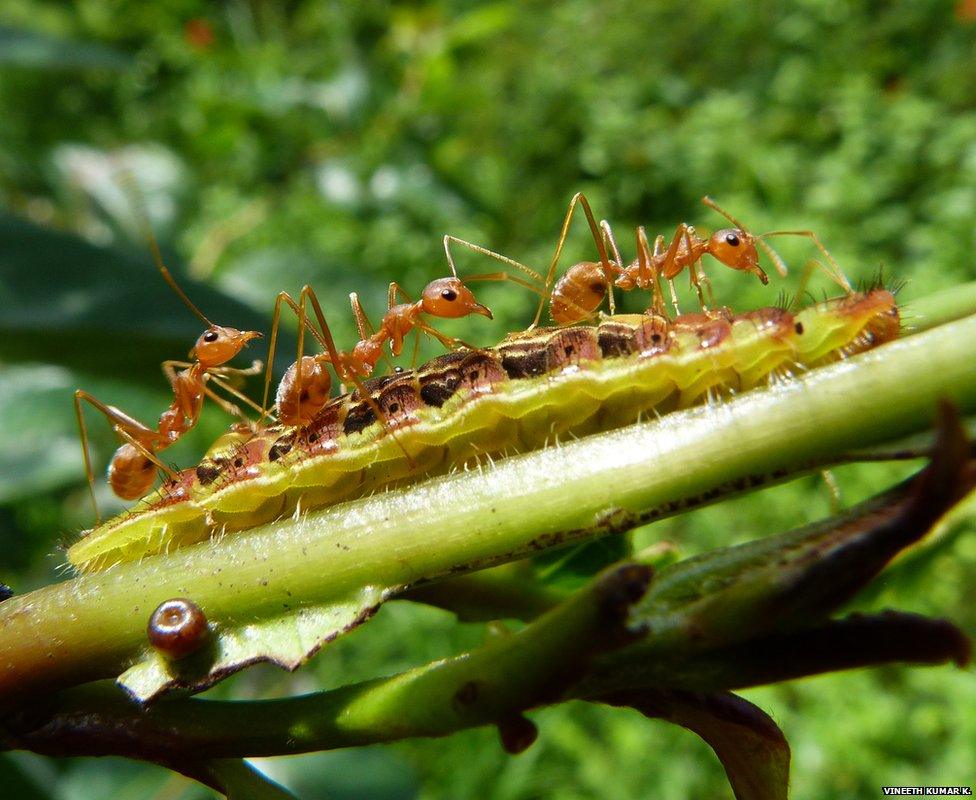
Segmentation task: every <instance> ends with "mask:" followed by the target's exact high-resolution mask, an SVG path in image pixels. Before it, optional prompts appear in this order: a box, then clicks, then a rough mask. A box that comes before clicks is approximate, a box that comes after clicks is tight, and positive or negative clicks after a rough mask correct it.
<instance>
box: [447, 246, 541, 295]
mask: <svg viewBox="0 0 976 800" xmlns="http://www.w3.org/2000/svg"><path fill="white" fill-rule="evenodd" d="M451 242H454V244H459V245H461V246H462V247H467V248H468V249H469V250H473V251H474V252H475V253H480V254H481V255H483V256H488V257H489V258H493V259H495V260H496V261H501V262H502V263H503V264H508V265H509V266H510V267H515V269H517V270H520V271H522V272H524V273H525V274H526V275H528V276H529V277H530V278H533V279H534V280H535V281H537V282H538V283H542V276H541V275H540V274H539V273H538V272H536V271H535V270H534V269H532V267H527V266H526V265H525V264H523V263H522V262H521V261H516V260H515V259H514V258H509V257H508V256H503V255H502V254H501V253H496V252H495V251H494V250H489V249H488V248H486V247H482V246H481V245H477V244H474V243H473V242H467V241H465V240H464V239H458V238H457V236H450V235H447V236H445V237H444V255H445V256H447V265H448V266H449V267H450V268H451V274H452V275H453V276H454V277H455V278H456V277H457V276H458V274H457V267H456V266H455V264H454V257H453V256H452V255H451Z"/></svg>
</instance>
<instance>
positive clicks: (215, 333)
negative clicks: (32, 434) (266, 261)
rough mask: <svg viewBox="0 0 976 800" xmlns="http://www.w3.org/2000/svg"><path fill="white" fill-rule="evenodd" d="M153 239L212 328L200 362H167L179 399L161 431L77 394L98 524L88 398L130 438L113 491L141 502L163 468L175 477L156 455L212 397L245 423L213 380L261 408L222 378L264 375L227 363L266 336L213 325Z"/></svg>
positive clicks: (166, 275)
mask: <svg viewBox="0 0 976 800" xmlns="http://www.w3.org/2000/svg"><path fill="white" fill-rule="evenodd" d="M149 239H150V242H149V243H150V247H151V249H152V254H153V260H154V261H155V262H156V266H157V267H158V268H159V271H160V273H161V274H162V276H163V279H164V280H165V281H166V283H167V284H169V286H170V288H171V289H172V290H173V291H174V292H176V295H177V296H178V297H179V298H180V299H181V300H182V301H183V302H184V303H185V304H186V305H187V307H188V308H189V309H190V311H192V312H193V313H194V314H195V315H196V316H197V317H198V318H199V319H200V320H202V321H203V322H204V323H205V324H206V325H207V329H206V330H205V331H204V332H203V333H202V334H200V337H199V338H198V339H197V341H196V344H194V345H193V349H192V350H190V358H192V359H194V360H193V361H192V362H185V361H164V362H163V363H162V369H163V374H164V375H165V376H166V379H167V380H168V381H169V383H170V386H171V387H172V388H173V395H174V397H173V402H172V403H170V406H169V408H167V409H166V410H165V411H164V412H163V413H162V414H161V415H160V417H159V423H158V425H157V427H156V428H155V429H153V428H150V427H148V426H146V425H144V424H143V423H141V422H139V420H137V419H134V418H133V417H130V416H129V415H128V414H126V413H125V412H124V411H121V410H120V409H118V408H116V407H115V406H110V405H107V404H106V403H103V402H102V401H101V400H98V399H97V398H95V397H93V396H92V395H90V394H89V393H88V392H85V391H83V390H81V389H78V390H76V391H75V394H74V404H75V415H76V416H77V418H78V428H79V431H80V433H81V443H82V453H83V454H84V459H85V472H86V474H87V476H88V489H89V492H90V493H91V498H92V503H93V505H94V506H95V517H96V520H99V513H98V504H97V502H96V501H95V478H94V473H93V472H92V466H91V457H90V456H89V453H88V430H87V428H86V426H85V418H84V415H83V414H82V406H81V401H82V400H84V401H85V402H87V403H89V404H90V405H92V406H94V407H95V408H96V409H98V410H99V411H100V412H101V413H102V414H104V415H105V417H106V418H107V419H108V421H109V422H110V423H111V424H112V427H113V429H114V430H115V432H116V433H117V434H118V435H119V436H121V437H122V438H123V439H124V440H125V443H124V444H123V445H122V446H121V447H119V448H118V450H116V451H115V455H113V456H112V460H111V462H110V463H109V467H108V481H109V485H110V486H111V487H112V491H113V492H114V493H115V494H116V495H117V496H118V497H120V498H122V499H124V500H135V499H136V498H138V497H141V496H142V495H144V494H145V493H146V492H147V491H148V490H149V489H150V487H151V486H152V484H153V482H154V481H155V479H156V470H157V469H161V470H163V471H164V472H166V473H167V474H169V475H170V476H171V477H172V476H173V473H172V471H171V470H170V469H169V468H168V467H167V466H166V465H165V464H163V463H162V462H161V461H160V460H159V459H158V458H157V457H156V454H157V453H158V452H159V451H161V450H165V449H166V448H167V447H169V446H171V445H172V444H174V443H176V442H177V441H178V440H179V439H180V437H182V436H183V434H185V433H186V432H187V431H189V430H190V429H191V428H193V426H194V425H196V423H197V421H198V420H199V418H200V412H201V410H202V408H203V402H204V398H205V397H209V398H210V399H211V400H213V401H214V402H215V403H217V404H218V405H219V406H220V407H221V408H223V409H224V410H225V411H227V412H228V413H230V414H232V415H234V416H236V417H239V418H241V419H242V420H243V419H244V417H243V415H242V414H241V411H240V409H239V408H238V407H237V406H235V405H233V404H232V403H230V402H228V401H227V400H224V399H223V398H221V397H219V396H218V395H216V394H214V392H213V391H212V390H211V389H210V388H209V387H208V386H207V384H208V382H210V381H213V383H214V384H216V385H217V386H220V387H221V388H222V389H224V390H225V391H227V392H229V393H230V394H232V395H234V396H236V397H238V398H240V399H241V400H243V401H244V402H246V403H248V404H249V405H251V406H252V407H253V408H255V409H257V410H258V411H260V410H261V409H260V408H258V407H257V404H256V403H253V402H252V401H251V400H249V399H248V398H247V397H245V396H244V395H242V394H240V392H238V391H237V390H236V389H234V387H232V386H230V385H229V384H228V383H227V382H226V381H224V380H222V378H221V377H220V376H225V375H230V374H235V375H254V374H257V372H258V371H260V369H261V363H260V362H255V363H254V364H253V365H252V366H251V367H250V368H248V369H232V368H230V367H223V365H224V364H226V363H227V362H228V361H230V360H231V359H232V358H234V356H236V355H237V354H238V353H239V352H240V351H241V350H242V349H243V348H244V346H245V345H246V344H247V343H248V342H249V341H251V340H252V339H257V338H259V337H260V336H261V334H260V333H258V332H257V331H239V330H237V329H236V328H227V327H224V326H223V325H215V324H214V323H213V322H211V321H210V320H209V319H208V318H207V317H206V316H204V314H203V313H202V312H201V311H200V310H199V309H198V308H197V307H196V306H195V305H194V304H193V302H192V301H191V300H190V298H189V297H187V295H186V293H185V292H184V291H183V290H182V289H181V288H180V287H179V285H178V284H177V283H176V280H175V279H174V278H173V276H172V275H171V274H170V271H169V270H168V269H167V268H166V266H165V265H164V264H163V260H162V256H161V254H160V252H159V246H158V245H157V244H156V240H155V238H154V237H153V236H152V235H150V237H149Z"/></svg>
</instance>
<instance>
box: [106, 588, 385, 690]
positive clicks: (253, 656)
mask: <svg viewBox="0 0 976 800" xmlns="http://www.w3.org/2000/svg"><path fill="white" fill-rule="evenodd" d="M390 593H391V590H390V589H389V588H384V587H379V586H364V587H362V588H361V589H359V590H357V591H354V592H349V593H347V597H345V598H340V599H337V600H335V601H332V602H328V603H322V604H320V605H317V606H306V607H304V608H299V609H298V610H295V609H293V608H291V607H287V608H286V610H285V611H284V612H282V613H281V614H279V615H272V616H268V617H266V618H264V619H262V620H260V621H253V622H243V623H240V624H228V623H225V624H222V625H219V626H217V627H216V629H215V630H214V631H213V634H212V641H211V643H210V646H208V647H205V648H204V649H203V651H201V652H200V653H195V654H193V655H191V656H188V657H187V658H183V659H180V660H179V661H173V660H170V659H167V658H165V657H164V656H162V655H161V654H159V653H157V652H155V651H153V650H149V651H147V652H146V654H145V656H144V657H143V659H142V660H141V661H138V662H137V663H136V664H134V665H133V666H132V667H130V668H129V669H127V670H126V671H125V672H124V673H122V675H120V676H119V679H118V680H119V684H120V685H121V686H122V687H124V688H125V689H126V690H127V691H128V692H129V693H130V694H131V695H132V696H133V697H135V698H136V699H137V700H138V701H139V702H142V703H148V702H150V701H151V700H153V699H155V698H156V697H158V696H159V695H160V694H161V693H163V692H165V691H167V690H169V689H175V688H182V689H191V690H193V691H201V690H203V689H206V688H207V687H209V686H212V685H213V684H214V683H216V682H217V681H219V680H220V679H221V678H223V677H225V676H226V675H229V674H231V673H234V672H237V671H238V670H240V669H243V668H244V667H246V666H247V665H248V664H253V663H255V662H257V661H269V662H271V663H273V664H277V665H278V666H280V667H283V668H284V669H287V670H296V669H298V668H299V667H300V666H301V665H302V664H304V663H305V662H306V661H307V660H308V659H309V658H311V657H312V656H313V655H314V654H315V653H316V652H318V650H319V648H321V647H322V645H324V644H325V643H326V642H329V641H331V640H332V639H334V638H335V637H336V636H339V635H341V634H343V633H346V632H348V631H350V630H352V629H353V628H355V627H357V626H358V625H361V624H362V623H363V622H365V621H366V620H367V619H369V618H370V617H371V616H372V615H373V614H374V613H375V611H376V609H378V608H379V606H380V604H381V603H382V602H383V601H384V600H385V599H386V598H387V597H388V596H389V595H390Z"/></svg>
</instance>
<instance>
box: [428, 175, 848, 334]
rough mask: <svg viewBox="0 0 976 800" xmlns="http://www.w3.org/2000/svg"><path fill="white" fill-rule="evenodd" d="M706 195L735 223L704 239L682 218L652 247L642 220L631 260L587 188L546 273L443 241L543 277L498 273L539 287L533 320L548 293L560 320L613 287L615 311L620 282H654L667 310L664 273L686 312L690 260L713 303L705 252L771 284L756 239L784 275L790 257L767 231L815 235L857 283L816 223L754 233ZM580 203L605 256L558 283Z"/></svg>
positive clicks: (591, 308) (835, 274) (695, 280)
mask: <svg viewBox="0 0 976 800" xmlns="http://www.w3.org/2000/svg"><path fill="white" fill-rule="evenodd" d="M702 203H703V204H704V205H706V206H708V207H709V208H711V209H712V210H714V211H716V212H718V213H719V214H721V215H722V216H723V217H725V218H726V219H727V220H729V221H730V222H731V223H732V224H733V225H735V227H734V228H723V229H722V230H719V231H716V232H715V233H713V234H712V235H711V236H710V237H709V238H707V239H705V238H702V237H701V236H699V235H698V233H697V232H696V231H695V229H694V227H692V226H691V225H688V224H687V223H684V222H682V223H681V224H680V225H678V228H677V230H676V231H675V233H674V236H673V237H672V239H671V242H670V244H668V246H667V247H665V241H666V240H665V237H664V236H658V237H657V238H656V239H655V240H654V248H653V250H651V249H650V248H649V247H648V246H647V237H646V233H645V232H644V229H643V228H640V229H638V258H637V259H636V260H634V261H633V262H631V263H630V264H628V265H626V266H625V265H624V262H623V260H622V259H621V257H620V251H619V249H618V248H617V244H616V241H615V239H614V236H613V231H612V230H611V228H610V225H609V223H608V222H607V221H606V220H602V221H601V222H600V224H599V225H597V223H596V219H595V218H594V216H593V212H592V210H591V209H590V204H589V202H588V201H587V199H586V197H585V195H583V194H582V193H579V192H578V193H577V194H575V195H573V199H572V200H571V201H570V203H569V209H568V210H567V212H566V216H565V218H564V219H563V225H562V229H561V231H560V234H559V241H558V243H557V244H556V251H555V253H554V254H553V257H552V260H551V261H550V263H549V269H548V270H547V272H546V275H545V278H543V276H542V275H540V274H539V273H538V272H536V271H535V270H534V269H532V268H531V267H528V266H526V265H524V264H521V263H519V262H518V261H515V260H514V259H511V258H508V257H507V256H503V255H501V254H499V253H495V252H493V251H491V250H488V249H486V248H484V247H480V246H478V245H476V244H472V243H471V242H466V241H464V240H463V239H458V238H456V237H453V236H445V237H444V249H445V252H446V253H447V258H448V263H450V264H451V267H452V269H453V268H454V266H453V265H454V262H453V259H452V258H451V254H450V251H449V246H448V245H449V242H451V241H453V242H456V243H457V244H460V245H463V246H464V247H467V248H469V249H471V250H474V251H475V252H478V253H482V254H483V255H487V256H490V257H491V258H494V259H496V260H498V261H501V262H503V263H505V264H509V265H510V266H513V267H515V268H516V269H519V270H521V271H522V272H524V273H526V274H527V275H529V276H530V277H531V278H533V279H534V280H535V281H536V283H537V284H541V286H542V288H541V289H539V288H537V286H534V285H532V284H530V283H529V282H527V281H525V280H524V279H521V278H518V277H516V276H512V275H509V274H508V273H496V275H497V276H498V278H499V279H502V280H511V281H514V282H515V283H518V284H519V285H523V286H527V287H528V288H530V289H532V290H533V291H535V292H536V293H538V294H539V295H540V301H539V306H538V308H537V309H536V314H535V317H534V318H533V320H532V325H531V326H530V328H533V327H535V326H536V325H538V324H539V320H540V319H541V317H542V309H543V307H544V306H545V304H546V301H547V300H548V302H549V314H550V316H551V317H552V319H553V321H554V322H556V323H557V324H559V325H569V324H572V323H575V322H580V321H581V320H584V319H587V318H588V317H591V316H592V315H593V314H595V313H596V311H597V310H598V309H599V307H600V305H601V304H602V303H603V298H604V297H605V296H606V295H607V294H608V293H609V295H610V313H611V314H612V313H613V312H614V307H615V303H614V296H613V288H614V287H616V288H618V289H622V290H624V291H629V290H631V289H645V290H647V289H650V290H652V291H653V292H654V293H655V296H654V304H653V306H652V307H653V309H654V310H655V311H656V312H658V313H662V312H663V304H661V303H660V302H659V300H660V298H659V289H658V281H659V278H660V277H662V276H663V277H664V279H665V280H667V282H668V286H669V288H670V290H671V303H672V305H673V306H674V310H675V313H676V314H679V313H680V309H679V308H678V298H677V293H676V291H675V288H674V278H675V277H677V276H678V275H679V274H680V273H681V272H682V270H684V269H686V268H687V269H688V272H689V275H690V278H691V285H692V286H693V287H694V288H695V291H696V293H697V295H698V300H699V303H700V304H701V307H702V310H705V311H707V310H708V306H707V304H706V302H705V297H704V293H703V290H702V286H703V284H705V283H707V281H708V279H707V277H706V276H705V275H704V273H703V272H702V270H701V266H700V262H701V259H702V256H704V255H706V254H707V255H710V256H712V257H713V258H714V259H716V260H717V261H720V262H721V263H722V264H724V265H725V266H727V267H729V268H731V269H734V270H739V271H742V272H750V273H752V274H754V275H756V276H757V277H758V278H759V280H760V281H762V282H763V283H764V284H766V283H768V282H769V277H768V276H767V275H766V272H765V271H764V270H763V269H762V267H760V266H759V253H758V251H757V249H756V246H757V245H758V246H759V247H760V248H762V250H763V252H765V253H766V255H767V256H768V257H769V259H770V260H771V261H772V262H773V264H774V266H775V267H776V270H777V272H779V274H780V275H781V276H783V277H785V276H786V274H787V269H786V264H785V263H784V262H783V259H782V258H780V256H779V255H778V254H777V253H776V251H775V250H773V249H772V247H770V246H769V244H768V243H767V242H766V241H765V239H767V238H769V237H771V236H805V237H807V238H809V239H812V240H813V242H814V244H815V245H816V247H817V248H818V249H819V250H820V252H821V253H822V254H823V256H824V258H825V259H826V261H827V263H828V264H829V267H825V266H824V265H822V264H820V262H816V263H817V264H819V265H820V266H821V268H822V269H824V270H825V271H826V273H827V274H828V275H829V276H830V278H831V279H832V280H834V281H835V282H836V283H838V284H839V285H840V286H841V287H842V288H843V289H844V290H845V291H847V292H851V291H853V289H852V287H851V284H850V282H849V281H848V279H847V278H846V277H845V276H844V273H843V272H842V271H841V269H840V266H839V265H838V264H837V262H836V261H835V260H834V258H833V256H831V255H830V252H829V251H828V250H827V249H826V248H825V247H824V246H823V244H822V243H821V241H820V239H818V238H817V235H816V234H815V233H814V232H813V231H807V230H796V231H793V230H790V231H770V232H768V233H764V234H761V235H758V236H757V235H755V234H753V233H750V232H749V230H748V229H747V228H746V227H745V226H744V225H743V224H742V223H741V222H739V221H738V220H737V219H736V218H735V217H733V216H732V215H731V214H729V213H728V212H727V211H725V210H724V209H723V208H722V207H720V206H719V205H718V204H717V203H716V202H715V201H714V200H712V199H711V198H710V197H707V196H706V197H703V198H702ZM577 205H579V206H582V208H583V213H584V215H585V216H586V221H587V223H588V225H589V228H590V233H591V234H592V237H593V241H594V242H595V244H596V246H597V251H598V254H599V256H600V260H599V261H581V262H578V263H576V264H574V265H573V266H571V267H570V268H569V269H568V270H567V271H566V273H565V274H564V275H562V277H560V278H559V280H558V281H555V285H553V281H554V279H555V276H556V267H557V265H558V263H559V258H560V256H561V254H562V250H563V246H564V245H565V243H566V238H567V236H568V234H569V226H570V223H571V222H572V218H573V214H574V213H575V211H576V207H577ZM607 245H609V246H610V248H611V250H612V251H613V259H611V258H609V256H608V253H607ZM550 287H551V291H550Z"/></svg>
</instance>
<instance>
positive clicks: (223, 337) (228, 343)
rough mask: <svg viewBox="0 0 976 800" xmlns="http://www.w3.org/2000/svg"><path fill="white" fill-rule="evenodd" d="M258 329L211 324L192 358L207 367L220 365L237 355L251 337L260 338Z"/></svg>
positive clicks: (199, 341)
mask: <svg viewBox="0 0 976 800" xmlns="http://www.w3.org/2000/svg"><path fill="white" fill-rule="evenodd" d="M260 338H261V334H260V333H258V332H257V331H239V330H237V328H225V327H224V326H223V325H211V326H210V327H209V328H207V329H206V330H205V331H204V332H203V333H201V334H200V338H199V339H197V342H196V344H195V345H193V349H192V350H191V351H190V358H195V359H196V360H197V361H199V362H200V363H201V364H203V366H205V367H219V366H220V365H221V364H226V363H227V362H228V361H230V360H231V359H232V358H233V357H234V356H236V355H237V354H238V353H239V352H241V350H243V349H244V346H245V345H246V344H247V343H248V342H249V341H251V339H260Z"/></svg>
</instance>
